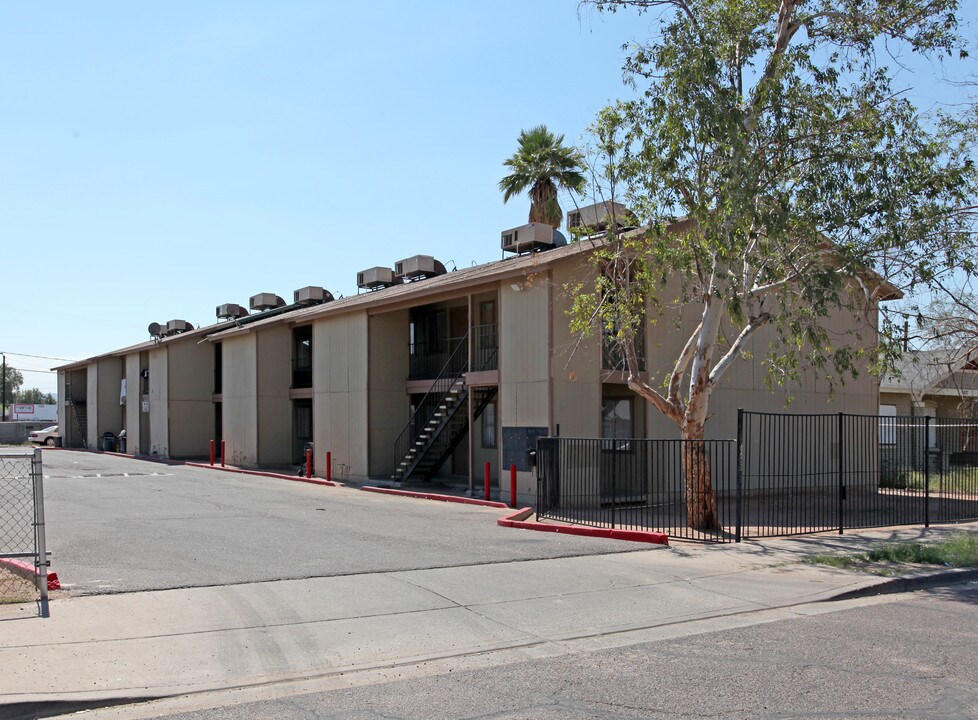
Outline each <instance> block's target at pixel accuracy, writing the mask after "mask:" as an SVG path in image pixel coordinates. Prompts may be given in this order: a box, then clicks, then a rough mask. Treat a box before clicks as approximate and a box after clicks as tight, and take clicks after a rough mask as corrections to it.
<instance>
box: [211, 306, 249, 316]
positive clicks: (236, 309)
mask: <svg viewBox="0 0 978 720" xmlns="http://www.w3.org/2000/svg"><path fill="white" fill-rule="evenodd" d="M215 314H216V315H217V317H218V319H219V320H236V319H237V318H243V317H248V311H247V310H245V309H244V308H243V307H241V306H240V305H238V304H236V303H224V304H223V305H218V306H217V310H216V311H215Z"/></svg>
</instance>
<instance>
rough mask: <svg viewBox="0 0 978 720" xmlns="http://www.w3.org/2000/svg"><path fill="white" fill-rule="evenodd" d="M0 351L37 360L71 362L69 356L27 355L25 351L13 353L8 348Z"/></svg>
mask: <svg viewBox="0 0 978 720" xmlns="http://www.w3.org/2000/svg"><path fill="white" fill-rule="evenodd" d="M0 352H2V353H3V354H4V355H16V356H17V357H28V358H37V359H38V360H63V361H65V362H72V359H71V358H59V357H48V356H47V355H28V354H27V353H15V352H10V351H9V350H3V351H0Z"/></svg>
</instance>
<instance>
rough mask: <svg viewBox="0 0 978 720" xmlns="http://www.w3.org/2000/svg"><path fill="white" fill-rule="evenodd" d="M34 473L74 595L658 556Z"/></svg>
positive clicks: (108, 464)
mask: <svg viewBox="0 0 978 720" xmlns="http://www.w3.org/2000/svg"><path fill="white" fill-rule="evenodd" d="M43 467H44V474H45V476H46V480H45V508H46V520H47V545H48V549H49V550H50V551H51V552H52V553H53V557H52V569H53V570H54V571H56V572H57V573H58V575H59V577H60V580H61V582H62V584H63V585H64V587H65V588H66V589H67V590H68V591H69V592H70V593H71V594H76V595H80V594H101V593H115V592H129V591H138V590H155V589H166V588H181V587H202V586H211V585H229V584H237V583H245V582H260V581H271V580H281V579H297V578H308V577H326V576H335V575H349V574H362V573H373V572H388V571H397V570H414V569H425V568H437V567H454V566H461V565H479V564H485V563H501V562H510V561H519V560H535V559H546V558H556V557H570V556H577V555H591V554H599V553H612V552H656V551H657V550H656V549H645V548H644V547H643V548H642V549H640V550H637V549H636V548H637V547H638V546H636V544H635V543H626V542H617V541H608V540H598V539H591V538H583V537H574V536H570V535H557V534H552V533H535V532H529V531H523V530H514V529H509V528H500V527H498V526H497V525H496V518H497V517H498V516H499V515H500V513H501V512H502V511H500V510H496V509H491V508H481V507H474V506H465V505H459V504H449V503H437V502H429V501H421V500H413V499H407V498H400V497H392V496H386V495H377V494H373V493H367V492H362V491H358V490H351V489H345V488H330V487H322V486H316V485H309V484H306V483H298V482H289V481H287V480H281V479H274V478H266V477H257V476H248V475H238V474H233V473H223V472H217V471H213V470H207V469H199V468H191V467H185V466H170V465H163V464H159V463H150V462H145V461H139V460H133V459H128V458H120V457H115V456H109V455H99V454H94V453H82V452H66V451H59V450H51V451H45V452H44V454H43ZM96 476H100V477H96Z"/></svg>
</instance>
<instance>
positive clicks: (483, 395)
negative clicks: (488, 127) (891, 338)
mask: <svg viewBox="0 0 978 720" xmlns="http://www.w3.org/2000/svg"><path fill="white" fill-rule="evenodd" d="M516 230H519V232H518V233H517V232H516ZM516 230H514V231H507V232H506V233H504V234H503V238H502V244H503V248H504V250H511V251H513V250H519V251H523V254H516V255H511V256H508V257H506V258H505V259H503V260H500V261H496V262H491V263H487V264H484V265H479V266H475V267H470V268H463V269H459V270H457V271H452V272H444V268H443V267H442V266H441V264H440V263H438V262H437V261H435V260H434V259H433V258H431V257H428V256H423V255H416V256H413V257H409V258H405V259H404V260H401V261H399V262H397V263H396V265H395V267H394V268H393V269H391V268H371V269H370V270H365V271H364V272H362V273H360V274H359V275H358V278H357V280H358V286H360V287H362V288H365V289H369V291H367V292H363V293H361V294H359V295H357V296H354V297H348V298H342V299H337V300H334V299H333V298H332V296H331V295H329V293H328V292H325V291H323V290H322V288H303V289H302V290H299V291H296V296H295V298H296V302H295V303H293V304H290V305H286V304H285V303H284V302H283V301H282V300H281V299H280V298H276V297H275V296H274V295H273V296H268V295H266V294H262V295H259V296H255V297H254V298H252V307H253V309H257V310H258V311H259V312H258V313H257V314H248V313H247V311H241V308H238V306H233V305H222V306H219V307H218V315H219V317H223V318H227V319H226V320H225V321H223V322H218V323H216V324H214V325H210V326H208V327H202V328H199V329H193V328H189V327H184V326H182V325H181V324H180V322H181V321H173V323H168V325H167V327H166V328H162V329H160V328H158V330H162V332H161V335H162V337H159V338H157V339H154V340H152V341H149V342H146V343H142V344H140V345H136V346H133V347H130V348H125V349H122V350H119V351H115V352H111V353H107V354H105V355H101V356H98V357H95V358H91V359H89V360H86V361H82V362H79V363H72V364H70V365H66V366H63V367H61V368H58V372H59V393H60V394H59V397H61V398H64V401H63V403H62V404H61V412H62V414H63V417H61V418H60V421H61V423H62V426H63V427H65V428H66V430H70V431H73V432H74V433H75V435H74V436H73V435H71V434H69V433H68V432H66V433H64V434H65V435H66V438H67V439H66V443H65V444H66V445H67V446H79V445H80V444H81V443H80V436H79V433H80V434H81V436H84V437H85V438H86V439H87V441H88V444H89V445H90V446H93V445H94V444H95V443H96V442H97V439H98V437H99V436H100V435H101V434H102V433H104V432H107V431H110V432H113V433H116V434H118V432H119V431H120V430H122V429H126V431H127V436H128V441H129V442H128V444H127V452H130V453H141V454H156V455H159V456H164V457H174V458H186V457H205V456H206V454H207V448H208V446H209V442H210V440H211V439H214V440H217V441H219V440H222V439H223V440H224V441H225V443H226V447H227V459H228V462H229V463H231V464H234V465H241V466H264V467H276V466H277V467H282V466H288V465H290V464H292V465H295V464H298V463H299V462H300V461H301V457H302V451H303V448H304V446H305V444H306V443H307V442H310V441H312V442H313V443H314V467H315V473H316V474H317V475H320V476H322V475H323V473H324V464H325V457H326V453H327V452H330V453H331V455H332V461H333V463H334V465H335V466H337V467H340V466H342V468H343V469H344V470H345V471H348V472H349V474H350V475H351V476H353V477H356V478H373V479H386V480H391V479H393V480H395V481H406V480H420V479H430V478H432V477H441V478H455V479H457V480H459V481H467V482H469V483H473V484H474V483H480V484H481V478H482V472H483V466H484V464H485V463H486V462H488V463H490V464H491V468H492V476H493V478H494V479H495V482H499V481H501V480H502V479H503V478H506V477H508V473H509V468H510V466H511V465H516V466H517V477H518V492H519V496H520V497H519V500H520V501H521V502H532V500H533V498H534V497H535V493H536V488H535V486H534V482H533V473H532V468H531V466H530V459H529V455H528V450H529V448H530V447H531V446H532V443H533V439H534V438H535V437H537V436H539V435H547V434H553V433H556V432H558V430H559V433H560V434H561V435H563V436H571V437H601V436H605V437H609V436H614V437H653V438H656V437H658V438H668V437H677V436H678V431H677V429H676V427H675V425H674V424H673V423H672V422H671V421H669V420H667V419H665V418H664V417H662V416H661V415H660V414H659V413H658V412H657V411H656V410H655V409H654V408H653V407H652V406H651V405H650V404H649V403H647V402H646V401H645V400H643V399H642V398H640V397H638V396H637V395H635V393H633V392H632V391H631V390H630V389H629V388H628V386H627V382H626V377H625V373H624V372H623V370H622V369H621V368H622V364H621V358H620V357H619V356H618V353H616V352H614V351H613V350H611V349H610V348H609V347H607V346H606V345H605V343H604V342H603V339H602V337H601V333H600V332H598V333H596V334H595V335H594V336H593V337H590V338H585V339H583V340H581V339H579V338H576V337H575V336H573V335H572V333H571V331H570V329H569V319H568V315H567V313H568V311H569V310H570V307H571V302H572V298H571V297H570V293H569V291H567V290H566V289H565V288H567V287H568V286H569V285H570V284H571V283H572V282H574V281H578V280H581V279H583V278H585V277H587V276H589V275H590V273H591V272H592V270H591V266H590V263H589V255H590V253H591V251H592V250H593V248H594V247H595V245H594V244H593V243H592V242H591V241H583V242H579V243H572V244H570V245H565V246H559V245H560V243H559V242H553V238H552V236H551V235H550V234H547V233H550V232H552V230H551V229H550V228H549V227H545V226H536V227H534V226H524V227H523V228H519V229H516ZM544 235H546V236H545V237H544ZM531 250H537V251H531ZM526 251H530V252H526ZM269 297H270V298H272V299H273V300H274V301H273V300H269ZM256 298H257V299H258V300H257V302H256ZM881 299H889V297H883V298H881ZM867 317H868V318H870V322H871V323H875V318H876V313H875V312H870V313H868V314H867V315H865V316H860V317H856V316H853V315H851V314H847V313H844V312H842V311H839V312H837V313H836V314H834V315H833V316H831V317H829V318H826V321H825V322H826V325H827V326H828V327H829V328H830V329H832V330H834V331H836V332H838V333H839V334H846V333H847V332H848V331H851V330H856V329H858V330H859V332H860V333H862V337H864V338H868V339H869V341H870V342H873V341H874V340H875V337H876V327H875V324H872V325H870V326H867V325H866V320H865V318H867ZM698 319H699V318H698V317H697V309H696V308H694V307H683V308H676V309H673V310H669V311H667V312H666V314H665V316H664V317H662V318H660V319H659V321H658V322H657V323H656V324H655V325H654V326H650V327H651V328H652V329H651V330H650V331H649V332H648V333H647V336H646V337H645V338H644V343H643V344H644V348H643V353H642V354H643V356H644V357H643V358H642V360H643V362H644V363H645V364H646V366H647V369H648V371H651V372H652V373H653V374H657V375H658V376H661V371H662V370H664V369H666V368H667V367H669V364H670V363H671V362H673V361H674V358H675V357H676V355H677V353H678V352H679V350H680V349H681V344H682V343H683V342H684V340H685V336H681V332H682V333H688V332H691V331H692V329H693V328H694V327H696V324H697V322H698ZM171 325H173V326H174V328H175V329H174V331H173V332H170V330H169V328H170V326H171ZM676 327H678V328H680V331H681V332H677V331H676V329H675V328H676ZM181 328H182V329H181ZM773 334H774V330H773V329H772V328H765V329H763V330H762V331H760V332H759V333H758V334H757V336H756V337H755V338H754V339H753V341H752V343H751V346H750V348H749V350H752V351H753V352H754V356H755V357H761V356H763V355H764V354H765V352H766V350H767V347H768V344H769V343H770V341H771V340H772V339H773ZM801 375H802V377H804V378H807V380H803V381H801V383H800V384H799V385H796V386H794V387H789V388H778V389H776V390H775V391H774V392H772V391H770V390H769V389H768V388H767V386H766V384H765V378H764V370H763V368H761V367H760V366H759V365H758V364H756V363H751V362H746V361H742V362H738V363H736V364H735V365H734V367H732V368H731V370H730V371H729V372H728V373H727V374H726V375H725V377H724V379H723V381H722V383H721V385H720V387H719V388H718V389H717V390H716V391H715V392H714V394H713V398H712V400H711V417H712V419H711V421H710V423H709V425H708V431H709V433H710V436H711V437H722V438H731V437H734V436H735V434H736V411H737V409H738V408H744V409H748V410H757V411H767V412H779V411H784V410H785V408H786V403H787V399H788V397H789V396H790V397H792V398H793V400H794V401H793V403H792V405H791V411H792V412H809V413H825V412H848V413H858V414H876V412H877V405H878V402H879V394H878V386H877V382H876V379H875V378H873V377H872V376H871V375H870V374H869V373H868V372H862V373H860V375H859V378H858V379H856V380H853V381H850V382H848V383H847V384H846V385H845V387H844V388H842V389H841V390H840V391H838V392H837V393H836V394H835V396H834V398H831V399H830V394H829V392H828V388H827V387H826V386H825V385H824V383H821V382H818V381H816V380H814V379H813V378H812V377H811V374H809V373H805V372H803V373H801ZM123 381H125V384H126V397H125V399H124V400H123V399H121V398H120V394H121V386H122V383H123ZM120 403H122V404H120ZM83 406H84V410H83V412H82V413H80V414H81V416H82V417H83V418H84V422H82V423H80V427H79V423H78V422H77V418H78V417H79V412H78V410H79V408H81V407H83Z"/></svg>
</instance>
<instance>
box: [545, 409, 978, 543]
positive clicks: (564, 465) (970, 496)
mask: <svg viewBox="0 0 978 720" xmlns="http://www.w3.org/2000/svg"><path fill="white" fill-rule="evenodd" d="M737 424H738V433H737V439H736V440H648V439H630V440H621V439H617V440H604V439H581V438H541V439H540V440H539V441H538V454H537V473H538V475H537V478H538V491H537V509H538V510H537V511H538V514H539V515H540V516H541V517H543V518H549V519H553V520H559V521H565V522H574V523H581V524H587V525H596V526H602V527H616V528H624V529H643V530H654V531H659V532H664V533H667V534H668V535H671V536H673V537H681V538H689V539H697V540H710V541H715V542H729V541H739V540H740V539H742V538H752V537H770V536H781V535H795V534H805V533H814V532H822V531H826V530H837V531H838V532H840V533H841V532H843V530H845V529H846V528H867V527H888V526H893V525H928V524H930V523H932V522H934V523H947V522H956V521H960V520H971V519H978V421H976V420H957V419H950V418H927V417H910V418H908V417H877V416H861V415H846V414H832V415H787V414H769V413H748V412H741V413H739V414H738V423H737Z"/></svg>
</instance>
